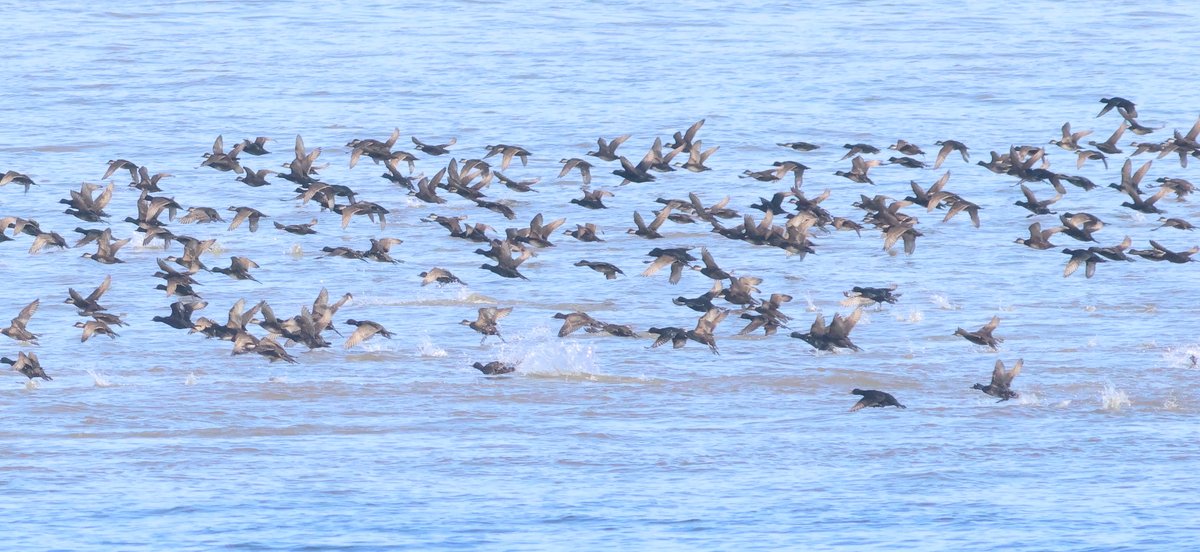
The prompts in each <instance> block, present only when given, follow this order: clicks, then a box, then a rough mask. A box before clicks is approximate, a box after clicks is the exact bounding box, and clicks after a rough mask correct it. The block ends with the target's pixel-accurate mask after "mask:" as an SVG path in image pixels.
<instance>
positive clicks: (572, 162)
mask: <svg viewBox="0 0 1200 552" xmlns="http://www.w3.org/2000/svg"><path fill="white" fill-rule="evenodd" d="M559 162H560V163H562V164H563V168H562V170H561V171H558V177H559V178H562V177H564V176H567V173H569V172H571V171H572V170H575V169H579V176H580V178H582V179H583V185H584V186H587V185H588V184H591V183H592V169H593V168H594V166H593V165H592V164H591V163H588V162H587V161H584V160H583V159H580V158H578V157H572V158H570V159H563V160H562V161H559Z"/></svg>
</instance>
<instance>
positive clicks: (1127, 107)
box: [1096, 96, 1138, 119]
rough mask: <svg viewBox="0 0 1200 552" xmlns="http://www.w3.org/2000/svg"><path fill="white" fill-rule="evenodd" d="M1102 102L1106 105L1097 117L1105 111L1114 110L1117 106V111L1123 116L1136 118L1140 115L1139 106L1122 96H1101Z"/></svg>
mask: <svg viewBox="0 0 1200 552" xmlns="http://www.w3.org/2000/svg"><path fill="white" fill-rule="evenodd" d="M1100 103H1102V104H1104V107H1103V108H1101V109H1100V113H1097V114H1096V117H1100V116H1102V115H1104V114H1105V113H1108V112H1109V111H1112V109H1113V108H1114V107H1115V108H1117V113H1120V114H1121V117H1124V118H1129V119H1136V118H1137V116H1138V115H1137V106H1136V105H1134V104H1133V102H1131V101H1129V100H1126V99H1125V98H1120V97H1117V96H1113V97H1111V98H1100Z"/></svg>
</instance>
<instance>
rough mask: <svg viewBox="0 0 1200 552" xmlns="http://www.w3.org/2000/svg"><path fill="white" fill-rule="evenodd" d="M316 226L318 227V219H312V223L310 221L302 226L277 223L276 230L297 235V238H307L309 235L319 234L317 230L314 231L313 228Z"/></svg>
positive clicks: (301, 224)
mask: <svg viewBox="0 0 1200 552" xmlns="http://www.w3.org/2000/svg"><path fill="white" fill-rule="evenodd" d="M316 225H317V219H312V220H311V221H309V222H307V223H300V224H280V223H278V222H276V223H275V228H278V229H280V230H283V231H284V232H287V233H289V234H296V235H297V236H307V235H309V234H316V233H317V231H316V230H313V227H314V226H316Z"/></svg>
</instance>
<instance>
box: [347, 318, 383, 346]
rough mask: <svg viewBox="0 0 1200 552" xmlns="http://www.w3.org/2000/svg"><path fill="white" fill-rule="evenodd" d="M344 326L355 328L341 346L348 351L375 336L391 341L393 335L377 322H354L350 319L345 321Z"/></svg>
mask: <svg viewBox="0 0 1200 552" xmlns="http://www.w3.org/2000/svg"><path fill="white" fill-rule="evenodd" d="M346 324H348V325H350V326H355V327H356V329H355V330H354V333H351V334H350V337H348V338H346V344H345V345H343V346H342V347H343V348H345V349H349V348H351V347H353V346H355V345H358V344H359V343H362V342H363V341H366V340H368V339H371V338H372V337H374V336H375V335H377V334H378V335H381V336H383V337H386V338H388V339H391V338H392V335H393V334H392V332H389V331H387V329H386V328H384V327H383V325H382V324H380V323H378V322H372V321H370V320H355V319H353V318H351V319H349V320H346Z"/></svg>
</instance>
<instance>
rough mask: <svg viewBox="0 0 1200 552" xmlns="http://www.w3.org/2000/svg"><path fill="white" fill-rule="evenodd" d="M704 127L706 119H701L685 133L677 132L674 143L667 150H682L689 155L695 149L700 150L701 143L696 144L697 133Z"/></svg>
mask: <svg viewBox="0 0 1200 552" xmlns="http://www.w3.org/2000/svg"><path fill="white" fill-rule="evenodd" d="M702 126H704V119H700V120H699V121H696V122H695V123H692V126H690V127H688V129H687V130H686V131H684V132H679V131H676V132H675V135H674V136H673V139H674V140H675V141H674V142H673V143H671V144H669V145H667V149H682V151H683V152H684V153H688V152H690V151H692V150H694V149H700V143H699V142H696V141H695V139H696V133H697V132H699V131H700V127H702ZM693 145H694V147H693Z"/></svg>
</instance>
